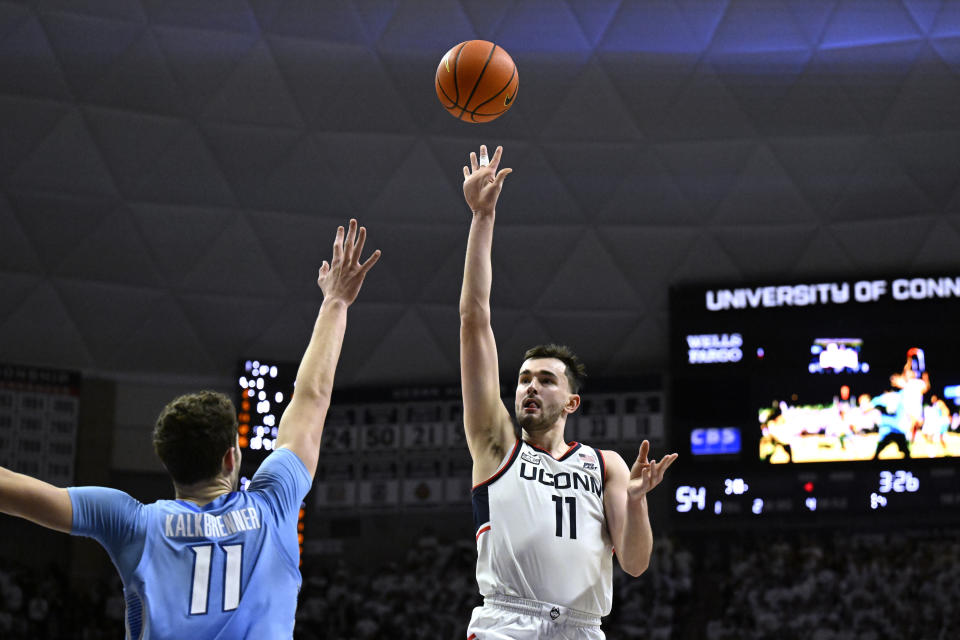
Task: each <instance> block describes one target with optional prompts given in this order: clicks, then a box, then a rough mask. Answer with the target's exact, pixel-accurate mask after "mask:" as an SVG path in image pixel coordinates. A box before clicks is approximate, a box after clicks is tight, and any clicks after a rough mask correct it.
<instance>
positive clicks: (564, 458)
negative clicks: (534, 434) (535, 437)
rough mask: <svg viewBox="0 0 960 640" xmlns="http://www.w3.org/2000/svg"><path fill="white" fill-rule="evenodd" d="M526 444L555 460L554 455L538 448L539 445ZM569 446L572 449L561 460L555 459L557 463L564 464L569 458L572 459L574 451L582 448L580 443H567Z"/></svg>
mask: <svg viewBox="0 0 960 640" xmlns="http://www.w3.org/2000/svg"><path fill="white" fill-rule="evenodd" d="M524 442H526V444H527V445H529V446H531V447H533V448H534V449H536V450H537V451H542V452H543V453H545V454H547V455H548V456H550V457H551V458H553V454H552V453H550V452H549V451H547V450H546V449H544V448H542V447H538V446H537V445H535V444H533V443H532V442H527V441H526V440H524ZM567 446H568V447H570V448H569V449H567V452H566V453H564V454H563V455H562V456H560V457H559V458H553V459H554V460H556V461H557V462H563V461H564V460H566V459H567V458H569V457H570V454H572V453H573V452H574V451H576V450H577V449H579V448H580V443H579V442H568V443H567Z"/></svg>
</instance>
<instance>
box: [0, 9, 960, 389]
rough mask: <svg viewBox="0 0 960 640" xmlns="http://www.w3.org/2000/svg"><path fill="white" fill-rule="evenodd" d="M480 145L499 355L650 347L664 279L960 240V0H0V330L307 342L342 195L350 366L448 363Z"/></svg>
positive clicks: (179, 356) (869, 265) (375, 368)
mask: <svg viewBox="0 0 960 640" xmlns="http://www.w3.org/2000/svg"><path fill="white" fill-rule="evenodd" d="M474 38H481V39H486V40H492V41H495V42H497V43H498V44H500V45H501V46H503V47H504V48H505V49H506V50H507V51H509V52H510V53H511V54H512V56H513V58H514V60H515V61H516V62H517V65H518V68H519V72H520V90H519V94H518V97H517V99H516V102H515V105H514V106H513V108H512V109H511V111H510V112H509V113H507V114H506V115H505V116H504V117H502V118H501V119H500V120H498V121H496V122H494V123H490V124H484V125H468V124H465V123H462V122H459V121H457V120H455V119H453V118H451V117H450V116H449V115H448V114H447V113H446V112H445V111H444V110H443V109H442V108H441V106H440V104H439V103H438V101H437V98H436V96H435V94H434V89H433V77H434V72H435V69H436V66H437V64H438V62H439V59H440V56H441V55H442V54H443V53H444V52H445V51H447V49H449V48H450V47H451V46H452V45H454V44H456V43H457V42H460V41H463V40H469V39H474ZM480 143H486V144H488V145H491V146H493V145H496V144H502V145H504V147H505V149H506V150H505V155H504V165H505V166H510V167H512V168H513V169H514V174H513V175H511V176H510V177H509V179H508V180H507V183H506V185H505V188H504V192H503V195H502V197H501V202H500V206H499V209H498V222H497V225H498V227H497V229H498V230H497V235H496V240H495V246H494V292H493V305H494V328H495V331H496V333H497V337H498V341H499V344H500V348H501V362H502V363H504V366H505V368H506V369H507V370H510V371H512V368H513V366H514V364H515V363H517V362H518V361H519V357H520V353H521V351H522V349H523V348H524V347H526V346H527V345H529V344H531V343H537V342H543V341H547V340H553V341H562V342H567V343H569V344H571V345H573V346H574V347H575V348H576V349H577V350H578V351H580V352H581V353H582V354H583V356H584V358H585V360H586V362H587V363H588V366H589V368H590V369H591V372H592V374H593V375H594V376H599V377H606V376H621V375H632V374H639V373H646V372H656V371H660V370H662V369H664V368H665V367H666V363H667V335H668V320H669V319H668V313H667V292H668V288H669V287H670V286H671V285H672V284H675V283H683V282H698V281H711V282H727V283H737V282H779V281H783V280H806V279H814V278H819V277H824V276H829V275H836V274H856V275H870V274H875V273H882V274H889V273H891V272H896V273H925V272H928V271H929V272H935V271H936V272H939V271H943V270H951V269H953V270H956V268H957V266H958V249H960V2H953V1H940V0H756V1H726V0H669V1H666V0H665V1H649V2H639V1H628V0H584V1H582V2H574V1H571V0H567V1H564V0H476V1H474V0H460V1H459V2H453V1H450V0H431V1H424V0H351V1H346V0H344V1H335V0H323V1H322V2H320V1H307V0H299V1H298V0H209V1H204V2H195V1H186V0H97V1H94V0H44V1H43V2H19V1H10V0H7V1H0V230H2V232H0V288H2V296H0V361H3V362H17V363H24V364H34V365H46V366H53V367H60V368H68V369H77V370H80V371H83V372H86V373H91V374H96V375H103V376H107V377H110V376H125V375H142V374H151V375H153V374H155V375H163V376H174V377H177V376H181V377H191V378H193V377H209V378H213V379H221V378H222V379H225V380H226V379H228V378H229V376H231V375H232V373H233V371H234V368H235V366H236V362H237V361H238V359H239V358H241V357H244V356H259V357H262V358H270V359H274V360H296V359H298V358H299V356H300V354H301V352H302V349H303V347H304V345H305V343H306V340H307V337H308V335H309V331H310V328H311V326H312V322H313V318H314V317H315V313H316V310H317V308H318V305H319V303H320V300H321V296H320V293H319V291H318V290H317V289H316V286H315V282H314V280H315V274H316V269H317V267H318V266H319V264H320V262H321V261H322V260H323V259H324V258H326V257H327V256H328V253H329V250H330V242H331V239H332V234H333V231H334V229H335V227H336V225H338V224H342V223H344V222H345V221H346V220H347V219H348V218H349V217H351V216H355V217H357V218H358V219H360V221H361V222H362V223H363V224H365V225H367V226H368V228H369V231H370V242H369V245H370V246H371V247H379V248H381V249H382V250H383V258H382V260H381V262H380V264H379V265H378V266H377V267H376V268H375V270H374V271H373V272H372V273H371V274H370V276H369V279H368V281H367V283H366V284H365V286H364V289H363V291H362V292H361V295H360V300H359V301H358V302H357V304H356V305H355V307H354V308H353V310H352V311H351V314H350V321H349V322H350V326H349V328H348V337H347V341H346V346H345V349H344V358H343V361H342V362H341V366H340V372H339V374H338V383H339V384H341V385H361V384H371V383H381V382H393V383H396V382H404V383H408V382H436V381H446V382H449V381H455V380H456V379H457V377H458V373H457V357H458V356H457V353H458V352H457V335H458V331H457V329H458V317H457V298H458V293H459V285H460V278H461V275H462V264H463V251H464V248H465V241H466V235H467V229H468V225H469V211H468V210H467V209H466V207H465V205H464V204H463V200H462V194H461V192H460V183H461V181H462V173H461V166H462V164H463V163H464V161H465V158H466V154H467V153H468V152H469V151H470V150H472V149H475V148H477V146H478V145H479V144H480Z"/></svg>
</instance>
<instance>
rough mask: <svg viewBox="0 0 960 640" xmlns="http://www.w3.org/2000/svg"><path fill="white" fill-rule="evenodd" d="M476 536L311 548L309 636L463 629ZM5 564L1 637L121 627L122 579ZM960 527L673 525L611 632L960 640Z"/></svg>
mask: <svg viewBox="0 0 960 640" xmlns="http://www.w3.org/2000/svg"><path fill="white" fill-rule="evenodd" d="M475 559H476V551H475V549H474V547H473V545H472V544H470V541H469V540H467V541H462V542H458V543H453V544H446V543H443V542H441V541H440V540H438V539H436V538H435V537H432V536H423V537H422V538H421V539H420V540H419V542H418V543H417V544H415V545H413V546H411V547H410V548H409V549H408V550H407V551H406V553H405V554H404V557H402V558H398V559H397V560H396V561H393V562H390V563H388V564H387V565H386V566H382V567H380V568H379V569H377V570H375V571H373V572H367V573H362V572H358V571H357V570H356V568H355V567H354V566H352V565H351V564H350V563H349V562H347V561H346V560H341V561H340V562H339V565H338V566H334V567H332V568H331V567H330V566H329V564H326V565H324V566H323V567H320V566H317V565H316V564H314V562H313V561H311V559H309V558H308V559H307V561H306V562H305V564H304V566H303V576H304V581H303V587H302V590H301V593H300V601H299V606H298V613H297V628H296V633H295V638H297V640H367V639H371V640H372V639H380V638H383V639H386V638H389V639H390V640H403V639H410V640H420V639H427V638H429V639H431V640H464V638H465V629H466V623H467V621H468V620H469V618H470V612H471V610H472V609H473V607H475V606H477V605H478V604H480V602H481V599H480V596H479V595H478V594H477V585H476V582H475V579H474V563H475ZM7 565H8V563H4V564H0V638H3V639H5V640H19V639H21V638H24V639H25V638H30V639H36V638H77V639H80V640H100V639H107V638H110V639H115V638H121V637H123V598H122V594H121V589H120V585H119V580H118V579H116V578H114V579H111V580H106V581H104V582H102V583H96V584H91V585H88V586H87V588H86V589H82V590H79V591H78V590H77V589H71V588H70V587H69V583H68V581H67V579H66V577H65V576H64V574H63V573H62V571H61V570H60V569H59V568H50V569H49V570H47V571H44V572H39V573H40V575H38V572H37V571H35V570H25V569H18V568H11V567H9V566H7ZM958 575H960V536H958V534H957V532H956V531H946V532H934V531H926V532H924V533H923V534H907V533H870V534H864V533H846V532H833V533H825V532H820V533H818V534H795V533H793V534H776V535H761V534H751V535H749V536H744V535H710V536H704V535H701V536H675V537H667V536H661V537H660V538H659V539H658V542H657V546H656V548H655V552H654V557H653V560H652V562H651V565H650V568H649V569H648V570H647V572H646V573H644V574H643V575H642V576H641V577H640V578H639V579H633V578H630V577H629V576H626V575H625V574H623V573H622V572H620V571H619V570H615V574H614V594H615V595H614V598H615V599H614V607H613V612H612V614H611V615H610V616H608V617H607V618H606V619H605V620H604V627H603V628H604V631H605V633H606V636H607V638H609V639H610V640H639V639H644V640H760V639H766V638H770V639H773V638H776V639H778V640H888V639H889V640H894V639H896V640H902V639H903V638H911V639H912V640H947V639H953V638H960V607H958V606H956V603H958V602H960V580H957V576H958Z"/></svg>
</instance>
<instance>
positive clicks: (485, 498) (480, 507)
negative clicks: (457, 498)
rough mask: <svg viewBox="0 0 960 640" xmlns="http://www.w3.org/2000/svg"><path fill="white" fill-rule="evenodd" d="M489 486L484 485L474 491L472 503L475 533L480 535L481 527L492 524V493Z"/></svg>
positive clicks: (471, 497) (471, 498)
mask: <svg viewBox="0 0 960 640" xmlns="http://www.w3.org/2000/svg"><path fill="white" fill-rule="evenodd" d="M487 487H488V485H485V484H482V485H480V486H478V487H477V488H476V489H474V490H473V492H472V494H471V496H470V502H471V503H472V504H473V532H474V533H475V534H477V535H479V533H480V527H482V526H483V525H485V524H487V523H488V522H490V493H489V492H488V491H487Z"/></svg>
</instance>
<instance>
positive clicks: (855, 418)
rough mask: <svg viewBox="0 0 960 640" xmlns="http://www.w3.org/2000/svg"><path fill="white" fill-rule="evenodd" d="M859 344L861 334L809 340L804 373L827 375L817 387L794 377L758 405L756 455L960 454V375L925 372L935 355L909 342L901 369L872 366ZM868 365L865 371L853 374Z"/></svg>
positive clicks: (800, 458) (767, 458)
mask: <svg viewBox="0 0 960 640" xmlns="http://www.w3.org/2000/svg"><path fill="white" fill-rule="evenodd" d="M862 344H863V341H862V340H859V339H817V340H815V341H814V342H813V345H812V346H811V349H810V351H811V355H812V358H811V361H810V364H809V366H808V373H807V375H808V376H818V375H823V376H826V379H823V378H821V380H820V381H819V382H820V384H818V385H816V387H818V388H816V390H814V388H813V387H811V385H809V384H804V382H807V381H801V380H797V381H796V382H797V384H796V385H795V386H794V387H793V388H790V389H785V390H784V391H785V393H783V394H782V395H779V396H771V397H770V399H769V403H768V404H766V405H765V406H761V407H759V408H758V411H757V418H758V422H759V429H760V439H759V452H758V453H759V456H760V460H761V461H763V462H767V463H771V464H782V463H790V462H798V463H800V462H832V461H853V460H875V459H879V460H892V459H907V458H943V457H953V456H960V412H958V400H960V398H958V396H960V375H956V374H953V375H950V374H949V373H944V372H942V373H941V374H940V375H938V374H937V371H928V370H927V360H928V355H932V356H934V358H933V359H934V360H936V357H935V356H936V354H933V353H931V354H927V353H925V352H924V349H923V348H921V347H910V348H909V349H908V350H907V351H906V354H905V356H904V357H903V359H902V362H903V366H902V367H900V368H893V370H892V371H881V370H879V369H878V368H877V367H873V368H871V366H870V363H869V362H864V361H863V360H862V359H861V357H860V355H861V354H860V347H861V346H862ZM951 364H952V363H951ZM888 368H892V367H888ZM948 369H950V370H952V369H953V367H946V366H945V367H944V371H947V370H948ZM867 372H869V373H870V374H871V375H856V374H865V373H867ZM799 375H803V374H799ZM831 383H835V384H831ZM781 384H782V380H781ZM830 387H832V388H830ZM801 388H804V390H803V391H800V389H801ZM825 388H830V390H829V391H826V392H825V391H824V389H825Z"/></svg>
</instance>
